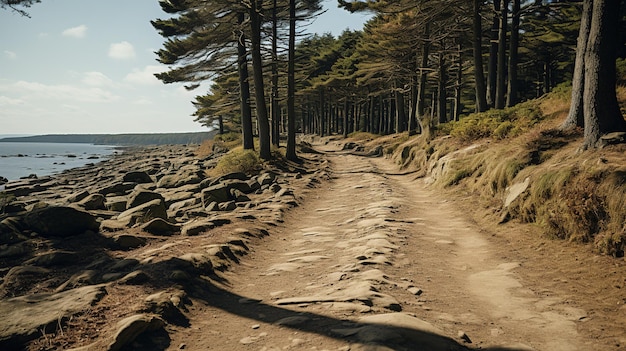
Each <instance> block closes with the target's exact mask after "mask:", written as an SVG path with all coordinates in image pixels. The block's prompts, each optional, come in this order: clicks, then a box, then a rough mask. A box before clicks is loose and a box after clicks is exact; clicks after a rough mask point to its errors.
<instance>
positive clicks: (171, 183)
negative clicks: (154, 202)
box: [157, 166, 205, 188]
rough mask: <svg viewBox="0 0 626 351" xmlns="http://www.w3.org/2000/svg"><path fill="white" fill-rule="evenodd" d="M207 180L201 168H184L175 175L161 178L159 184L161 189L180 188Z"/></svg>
mask: <svg viewBox="0 0 626 351" xmlns="http://www.w3.org/2000/svg"><path fill="white" fill-rule="evenodd" d="M204 178H205V176H204V173H203V172H202V170H200V168H199V167H195V166H194V167H190V168H183V169H180V170H178V171H177V172H176V173H174V174H167V175H164V176H163V177H161V179H159V181H158V183H157V187H159V188H178V187H181V186H183V185H187V184H200V182H201V181H202V180H203V179H204Z"/></svg>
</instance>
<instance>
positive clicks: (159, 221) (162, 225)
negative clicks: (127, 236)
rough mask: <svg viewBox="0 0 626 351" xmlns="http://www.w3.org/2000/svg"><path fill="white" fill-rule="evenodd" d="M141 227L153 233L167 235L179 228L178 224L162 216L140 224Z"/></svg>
mask: <svg viewBox="0 0 626 351" xmlns="http://www.w3.org/2000/svg"><path fill="white" fill-rule="evenodd" d="M141 229H142V230H144V231H146V232H148V233H150V234H154V235H162V236H169V235H172V233H174V232H177V231H178V230H179V227H178V225H176V224H173V223H170V222H168V221H166V220H164V219H163V218H155V219H153V220H151V221H149V222H148V223H144V224H142V225H141Z"/></svg>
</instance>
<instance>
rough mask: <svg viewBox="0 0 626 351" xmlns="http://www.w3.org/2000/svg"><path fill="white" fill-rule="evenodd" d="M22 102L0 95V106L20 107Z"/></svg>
mask: <svg viewBox="0 0 626 351" xmlns="http://www.w3.org/2000/svg"><path fill="white" fill-rule="evenodd" d="M23 103H24V101H22V100H20V99H12V98H10V97H7V96H2V95H0V106H9V105H21V104H23Z"/></svg>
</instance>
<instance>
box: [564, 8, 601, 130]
mask: <svg viewBox="0 0 626 351" xmlns="http://www.w3.org/2000/svg"><path fill="white" fill-rule="evenodd" d="M592 10H593V4H592V3H591V1H585V2H583V12H582V16H581V19H580V29H579V31H578V42H577V43H576V61H575V62H574V76H573V78H572V101H571V103H570V107H569V113H568V114H567V118H565V121H563V123H562V124H561V126H560V127H559V128H560V129H561V130H567V129H571V128H575V127H581V128H582V127H584V125H585V124H584V113H583V91H584V87H585V84H584V82H585V52H586V51H587V41H588V40H589V31H590V27H591V12H592Z"/></svg>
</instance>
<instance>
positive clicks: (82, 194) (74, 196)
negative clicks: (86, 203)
mask: <svg viewBox="0 0 626 351" xmlns="http://www.w3.org/2000/svg"><path fill="white" fill-rule="evenodd" d="M87 196H89V191H87V190H80V191H78V192H76V193H72V194H70V196H68V197H67V198H66V200H67V202H69V203H74V202H78V201H80V200H82V199H84V198H86V197H87Z"/></svg>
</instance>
